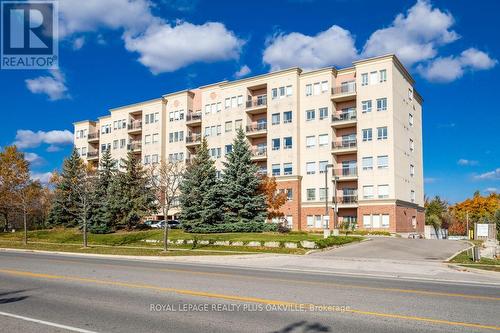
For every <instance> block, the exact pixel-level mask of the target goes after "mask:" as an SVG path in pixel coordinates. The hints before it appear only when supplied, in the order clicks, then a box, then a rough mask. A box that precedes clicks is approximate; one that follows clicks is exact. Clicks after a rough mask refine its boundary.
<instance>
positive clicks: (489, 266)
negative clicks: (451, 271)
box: [450, 250, 500, 272]
mask: <svg viewBox="0 0 500 333" xmlns="http://www.w3.org/2000/svg"><path fill="white" fill-rule="evenodd" d="M450 262H452V263H455V264H460V266H464V267H471V268H477V269H484V270H489V271H495V272H500V259H489V258H484V257H482V258H481V259H480V260H479V261H472V256H471V255H470V251H469V250H466V251H463V252H461V253H460V254H458V255H457V256H456V257H455V258H453V259H452V260H450Z"/></svg>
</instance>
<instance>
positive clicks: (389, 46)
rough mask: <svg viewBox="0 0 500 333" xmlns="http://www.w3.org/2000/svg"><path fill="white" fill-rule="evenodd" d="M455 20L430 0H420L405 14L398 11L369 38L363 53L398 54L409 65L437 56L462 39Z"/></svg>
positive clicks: (375, 54)
mask: <svg viewBox="0 0 500 333" xmlns="http://www.w3.org/2000/svg"><path fill="white" fill-rule="evenodd" d="M454 22H455V19H454V18H453V16H452V15H451V14H450V13H448V12H444V11H442V10H440V9H438V8H432V5H431V3H430V1H426V0H418V1H417V3H416V4H415V5H413V7H411V8H410V9H408V11H407V12H406V15H405V14H402V13H400V14H398V15H397V16H396V18H395V19H394V21H393V22H392V24H391V25H390V26H389V27H387V28H382V29H379V30H377V31H375V32H374V33H373V34H372V35H371V36H370V37H369V38H368V40H367V41H366V43H365V46H364V48H363V52H362V54H363V56H365V57H369V56H377V55H381V54H387V53H396V55H397V56H398V57H399V59H400V60H401V61H402V62H403V63H405V64H406V65H407V66H411V65H413V64H414V63H416V62H419V61H423V60H428V59H431V58H434V57H435V56H436V55H437V53H438V50H437V49H438V47H439V46H442V45H445V44H449V43H451V42H453V41H455V40H457V39H458V38H459V36H458V34H457V33H456V32H455V31H453V30H451V29H450V28H451V26H452V25H453V24H454Z"/></svg>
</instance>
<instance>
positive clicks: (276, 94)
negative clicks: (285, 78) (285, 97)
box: [271, 88, 278, 99]
mask: <svg viewBox="0 0 500 333" xmlns="http://www.w3.org/2000/svg"><path fill="white" fill-rule="evenodd" d="M271 96H272V99H276V98H277V97H278V89H276V88H273V89H272V90H271Z"/></svg>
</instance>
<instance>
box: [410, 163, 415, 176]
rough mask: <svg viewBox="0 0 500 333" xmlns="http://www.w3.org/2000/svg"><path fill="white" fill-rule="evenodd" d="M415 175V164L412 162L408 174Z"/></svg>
mask: <svg viewBox="0 0 500 333" xmlns="http://www.w3.org/2000/svg"><path fill="white" fill-rule="evenodd" d="M414 175H415V166H414V165H413V164H410V176H412V177H413V176H414Z"/></svg>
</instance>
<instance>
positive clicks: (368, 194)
mask: <svg viewBox="0 0 500 333" xmlns="http://www.w3.org/2000/svg"><path fill="white" fill-rule="evenodd" d="M372 198H373V186H372V185H365V186H363V199H372Z"/></svg>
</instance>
